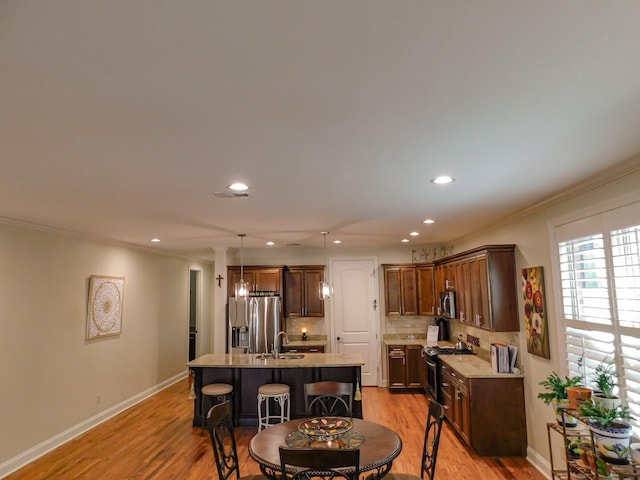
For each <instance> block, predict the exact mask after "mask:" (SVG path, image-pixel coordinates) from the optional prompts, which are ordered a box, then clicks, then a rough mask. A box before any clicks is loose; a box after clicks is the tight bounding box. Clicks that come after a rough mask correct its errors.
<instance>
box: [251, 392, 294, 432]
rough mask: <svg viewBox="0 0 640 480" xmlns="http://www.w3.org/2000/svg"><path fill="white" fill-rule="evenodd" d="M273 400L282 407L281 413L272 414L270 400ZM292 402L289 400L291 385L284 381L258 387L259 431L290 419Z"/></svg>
mask: <svg viewBox="0 0 640 480" xmlns="http://www.w3.org/2000/svg"><path fill="white" fill-rule="evenodd" d="M271 400H273V401H274V402H275V403H277V404H278V406H279V407H280V414H279V415H276V413H275V412H274V413H273V414H271V410H270V402H271ZM263 402H264V404H265V406H264V415H262V411H263V408H262V403H263ZM285 408H286V413H285ZM290 411H291V403H290V401H289V385H284V384H282V383H267V384H265V385H262V386H261V387H259V388H258V431H261V430H262V429H263V428H267V427H269V426H271V425H272V423H271V421H272V420H276V422H275V423H282V422H286V421H288V420H289V414H290Z"/></svg>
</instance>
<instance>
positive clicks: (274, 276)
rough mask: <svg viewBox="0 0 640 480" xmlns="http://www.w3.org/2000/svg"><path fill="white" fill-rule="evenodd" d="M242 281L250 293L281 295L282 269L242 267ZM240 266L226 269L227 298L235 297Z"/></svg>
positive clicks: (278, 267)
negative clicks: (245, 283) (246, 284)
mask: <svg viewBox="0 0 640 480" xmlns="http://www.w3.org/2000/svg"><path fill="white" fill-rule="evenodd" d="M242 270H243V275H242V277H244V281H245V282H247V283H248V284H249V291H250V292H272V293H274V294H276V295H282V290H283V285H282V279H283V275H282V272H283V267H280V266H277V267H272V266H269V267H261V266H255V265H249V266H246V267H242ZM240 276H241V275H240V266H239V265H232V266H229V267H227V296H229V297H233V296H234V295H235V285H236V283H237V282H239V281H240Z"/></svg>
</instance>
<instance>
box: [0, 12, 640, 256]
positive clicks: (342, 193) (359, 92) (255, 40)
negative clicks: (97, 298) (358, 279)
mask: <svg viewBox="0 0 640 480" xmlns="http://www.w3.org/2000/svg"><path fill="white" fill-rule="evenodd" d="M639 25H640V2H639V1H635V0H629V1H622V0H620V1H615V2H603V1H601V0H563V1H560V2H558V1H548V0H530V1H526V2H525V1H513V0H474V1H460V0H430V1H428V0H415V1H405V0H395V1H388V0H323V1H309V0H264V1H230V0H227V1H220V0H197V1H196V0H185V1H173V2H172V1H160V0H154V1H151V0H136V1H130V0H119V1H107V0H102V1H97V0H58V1H55V2H53V1H44V0H42V1H32V2H25V1H21V0H4V1H2V2H0V122H1V123H0V161H1V162H2V174H1V175H0V216H1V217H4V218H5V220H6V221H11V220H19V221H21V222H27V223H31V224H34V225H42V226H46V227H50V228H54V229H60V230H63V231H71V232H78V233H82V234H86V235H90V236H92V237H93V236H96V237H103V238H109V239H114V240H122V241H125V242H130V243H133V244H138V245H144V246H151V244H150V243H149V240H150V239H151V238H152V237H159V238H160V239H161V240H162V241H161V243H160V244H157V245H153V246H151V248H157V249H162V250H167V251H171V252H176V253H179V254H185V255H189V256H193V257H198V258H203V259H210V258H212V257H213V251H212V247H214V246H223V245H229V246H234V247H235V246H237V245H238V244H239V240H238V238H237V234H238V233H246V234H247V238H246V240H245V246H246V247H259V246H263V245H264V243H265V242H266V241H267V240H272V241H274V242H276V244H277V245H280V246H281V245H285V244H289V243H300V244H302V245H305V246H311V247H315V246H318V247H319V246H322V237H321V235H320V233H319V232H320V231H322V230H328V231H330V232H331V234H330V235H329V237H328V241H331V240H333V239H336V238H339V239H340V240H342V242H343V243H342V245H343V246H348V247H364V246H375V247H383V246H398V245H399V244H400V243H399V242H400V240H401V239H402V238H405V237H407V235H408V233H409V232H410V231H412V230H416V231H418V232H420V234H421V235H420V237H418V238H417V239H413V240H412V242H413V244H419V245H434V244H438V243H441V242H447V241H451V240H453V239H456V238H459V237H461V236H464V235H465V234H468V232H470V231H473V230H476V229H478V228H480V227H481V226H483V225H486V224H488V223H492V222H495V221H496V220H498V219H500V218H502V217H505V216H508V215H510V214H513V213H514V212H515V211H518V210H521V209H523V208H526V207H527V206H529V205H532V204H535V203H537V202H540V201H542V200H544V199H545V198H548V197H549V196H550V195H554V194H557V193H558V192H560V191H562V190H565V189H566V188H568V187H570V186H571V185H574V184H576V183H577V182H581V181H583V180H584V179H585V178H587V177H590V176H593V175H594V174H597V173H598V172H603V171H605V170H606V169H608V168H609V167H611V166H612V165H615V164H618V163H620V162H623V161H625V160H627V159H629V158H631V157H633V156H635V155H637V154H638V153H640V61H639V58H640V28H638V26H639ZM440 174H449V175H452V176H453V177H455V178H456V181H455V182H454V183H453V184H451V185H448V186H444V187H442V186H440V187H438V186H436V185H433V184H431V183H430V180H431V179H432V178H434V177H436V176H437V175H440ZM234 181H244V182H245V183H247V184H248V185H249V186H250V192H251V195H252V197H251V198H244V199H220V198H216V197H215V196H214V195H213V192H215V191H225V190H226V187H227V185H228V184H230V183H232V182H234ZM427 217H432V218H434V219H436V220H437V223H435V224H434V225H430V226H429V225H423V224H422V223H421V221H422V220H423V219H425V218H427Z"/></svg>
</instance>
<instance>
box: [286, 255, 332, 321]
mask: <svg viewBox="0 0 640 480" xmlns="http://www.w3.org/2000/svg"><path fill="white" fill-rule="evenodd" d="M323 279H324V267H323V266H322V265H310V266H305V265H302V266H292V267H287V268H286V269H285V271H284V285H285V294H284V311H285V316H287V317H324V301H322V300H320V295H319V291H318V289H319V284H320V282H321V281H322V280H323Z"/></svg>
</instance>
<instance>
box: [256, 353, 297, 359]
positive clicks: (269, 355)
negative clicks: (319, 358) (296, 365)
mask: <svg viewBox="0 0 640 480" xmlns="http://www.w3.org/2000/svg"><path fill="white" fill-rule="evenodd" d="M276 358H277V359H278V360H300V359H301V358H304V355H301V354H299V353H280V354H279V355H278V356H277V357H276V355H275V354H273V353H259V354H257V355H256V360H275V359H276Z"/></svg>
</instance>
